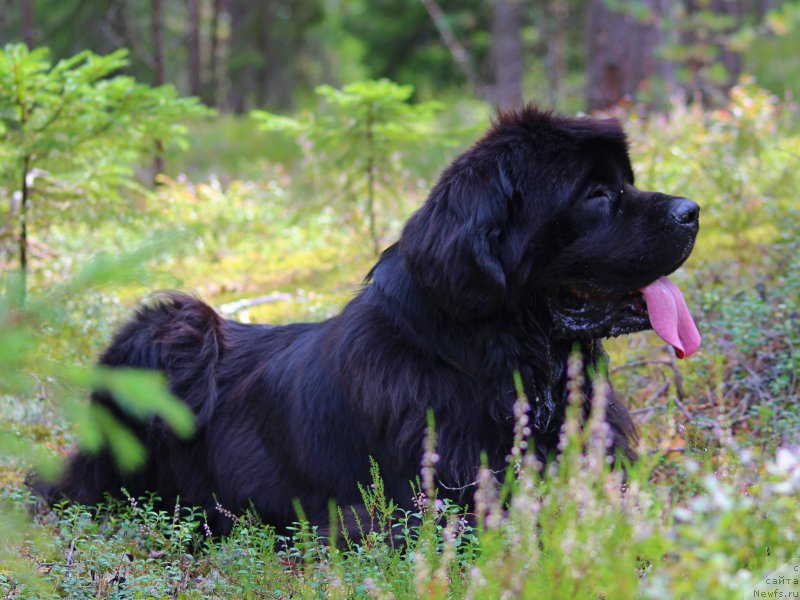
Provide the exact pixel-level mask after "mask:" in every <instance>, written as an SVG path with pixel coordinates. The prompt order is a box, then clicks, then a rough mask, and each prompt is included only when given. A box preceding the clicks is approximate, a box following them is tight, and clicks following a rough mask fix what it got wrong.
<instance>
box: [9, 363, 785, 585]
mask: <svg viewBox="0 0 800 600" xmlns="http://www.w3.org/2000/svg"><path fill="white" fill-rule="evenodd" d="M579 372H580V365H578V364H575V363H574V364H573V365H572V366H571V368H570V373H571V377H572V378H573V380H574V378H575V377H576V373H579ZM577 389H578V385H577V384H576V385H574V386H573V390H577ZM607 391H608V388H607V384H606V383H605V382H604V381H603V380H602V379H598V380H596V381H595V392H594V402H593V411H592V414H591V415H590V417H589V421H588V423H587V425H586V426H585V427H583V428H581V426H580V425H579V422H578V419H579V415H580V412H581V411H580V409H579V407H580V404H581V399H580V397H579V395H578V394H577V393H573V394H572V398H571V400H570V404H571V409H570V410H569V411H568V412H569V416H568V421H567V424H566V426H565V427H564V429H563V432H562V442H561V447H562V448H563V449H564V452H563V454H562V455H561V457H560V458H559V459H558V464H557V465H556V464H553V465H550V467H548V469H547V475H546V476H545V477H542V476H541V475H540V471H539V467H538V465H537V464H536V462H535V460H533V459H532V457H531V456H529V455H528V456H525V457H524V458H523V462H524V465H522V467H521V468H520V470H519V471H514V470H512V471H511V472H510V474H509V478H508V479H507V481H506V483H505V484H504V487H505V488H507V490H508V491H510V492H511V493H510V496H509V495H507V494H505V493H503V492H502V490H498V488H497V484H496V480H495V479H494V477H493V476H492V475H491V473H490V472H488V470H484V471H483V472H482V473H481V474H480V477H479V480H478V489H477V496H478V501H477V502H478V506H477V507H476V510H477V512H478V516H479V518H480V517H481V516H483V517H484V518H483V519H482V524H481V525H480V527H478V528H476V527H475V526H474V525H471V524H470V523H469V522H468V521H466V520H465V519H464V514H463V511H462V509H460V508H459V507H457V506H454V505H452V504H450V503H448V502H444V503H435V504H431V503H428V502H424V501H423V502H420V505H419V509H418V510H417V511H415V512H405V511H398V510H396V509H394V508H393V507H392V505H391V504H389V503H388V502H387V501H386V499H385V497H384V496H383V493H382V484H381V481H380V477H379V476H378V473H377V470H376V469H375V468H373V477H374V481H373V485H372V486H371V487H370V488H369V489H365V490H364V494H363V499H364V510H365V511H366V513H367V515H371V516H370V517H369V518H370V519H372V521H371V522H372V523H373V524H385V525H386V527H378V528H376V529H373V530H371V531H368V532H367V531H366V529H365V532H364V534H363V535H362V537H361V539H360V540H348V541H347V543H345V544H344V545H342V546H338V547H336V546H331V545H330V544H329V540H328V538H326V537H325V536H323V535H321V534H320V532H319V531H318V530H317V529H316V528H315V527H312V526H310V525H309V524H308V523H307V522H304V521H300V522H298V523H296V524H295V525H294V526H292V527H290V528H289V532H288V533H287V534H286V535H280V534H277V533H276V532H275V531H274V530H273V529H272V528H270V527H268V526H264V525H263V524H261V523H260V522H259V521H258V519H257V518H256V517H255V516H254V515H252V514H245V515H244V516H242V517H240V518H239V519H237V520H236V522H235V525H234V528H233V531H232V532H231V534H230V535H229V536H227V537H225V538H223V539H215V538H211V537H206V536H207V534H209V533H211V532H210V531H209V530H208V528H207V525H204V515H202V514H200V513H198V512H196V511H193V510H191V509H187V508H184V507H182V506H180V504H178V505H176V506H175V507H174V509H172V510H171V511H169V510H164V509H163V508H158V506H157V504H156V502H155V501H156V499H155V498H153V497H146V498H140V499H133V498H129V499H128V502H118V501H109V502H108V504H106V505H104V506H102V507H100V508H99V509H98V510H97V511H96V512H94V513H90V512H88V511H87V510H86V509H84V508H83V507H80V506H75V505H73V506H59V507H56V516H57V517H58V524H59V528H58V531H57V533H56V535H55V536H54V540H53V541H54V544H53V546H52V548H51V549H49V550H39V551H38V553H37V554H36V555H35V556H36V560H37V561H39V563H40V564H43V565H47V568H46V569H43V570H42V571H41V572H42V574H43V577H44V581H45V583H47V584H48V585H50V586H52V587H53V588H56V589H58V590H59V591H60V592H62V593H66V594H67V595H68V596H69V597H71V598H83V597H98V598H116V597H141V596H152V597H166V596H175V595H178V594H180V597H183V598H203V597H230V598H250V597H264V596H275V597H334V598H366V597H376V596H377V597H387V596H388V597H401V598H411V597H424V598H432V599H440V598H441V599H443V598H478V597H479V598H497V597H516V598H563V597H566V596H572V597H578V598H597V597H607V598H610V597H613V598H620V599H627V598H642V597H645V598H665V599H666V598H675V597H694V596H695V595H697V594H698V593H700V594H702V595H703V596H704V597H709V598H714V599H716V598H719V599H727V598H731V597H737V596H739V595H743V594H744V593H745V592H746V591H747V590H748V589H749V588H750V587H752V586H753V585H754V584H755V583H756V582H757V581H759V580H760V579H761V578H762V577H763V576H764V575H765V574H766V573H768V572H770V571H772V570H773V569H775V568H776V567H778V566H780V565H781V564H782V563H784V562H785V561H787V560H789V559H791V558H792V557H793V556H794V552H795V550H796V539H795V532H796V531H797V528H798V527H800V521H798V518H799V515H800V513H798V511H797V510H796V502H797V499H798V497H800V456H799V455H798V454H797V453H796V452H795V451H791V450H788V449H781V450H779V451H778V452H777V455H776V456H775V458H774V459H768V460H756V456H755V455H753V454H752V453H750V452H748V451H742V450H739V449H738V448H736V446H735V445H726V446H724V447H723V448H722V451H721V452H720V453H719V455H718V458H717V460H716V461H715V462H714V463H713V464H712V463H711V462H710V461H709V462H696V461H694V460H691V459H690V460H687V461H686V463H685V469H684V472H683V477H684V478H685V479H686V480H687V483H688V484H689V486H690V487H691V488H692V489H695V490H696V491H695V492H693V493H691V494H690V495H688V496H687V497H677V498H676V497H674V496H672V495H671V494H670V490H669V489H667V488H664V487H663V486H660V485H656V484H654V483H653V481H652V476H653V472H654V468H655V467H656V466H657V464H658V463H659V462H660V461H661V460H663V456H660V455H658V456H654V457H647V456H645V457H643V459H642V460H641V461H640V463H639V464H638V465H637V466H636V468H633V469H631V470H629V472H628V476H627V483H626V484H625V485H623V482H622V481H623V480H622V473H621V471H619V470H612V469H611V467H610V466H609V461H608V460H607V456H606V441H605V440H606V435H607V431H606V428H605V426H604V411H605V400H604V396H605V394H606V393H607ZM518 418H519V416H518ZM742 490H746V493H742ZM503 498H510V501H504V500H503ZM5 499H6V502H8V503H11V504H14V505H24V504H26V503H29V502H30V501H31V499H30V498H29V497H27V495H26V494H24V493H13V494H7V495H6V498H5ZM345 510H346V509H345ZM340 514H342V513H340ZM384 516H386V517H387V520H386V521H383V518H384ZM400 542H402V544H400ZM0 590H2V591H3V592H5V593H6V594H8V593H10V592H11V590H14V593H15V594H17V595H18V596H17V597H20V598H34V597H35V598H44V597H54V596H55V594H52V593H51V594H47V593H44V592H43V591H42V589H41V587H40V588H39V589H35V588H32V587H31V583H29V582H24V581H21V580H16V581H15V580H13V579H9V578H7V577H6V578H5V579H0Z"/></svg>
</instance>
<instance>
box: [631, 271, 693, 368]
mask: <svg viewBox="0 0 800 600" xmlns="http://www.w3.org/2000/svg"><path fill="white" fill-rule="evenodd" d="M639 291H640V292H642V294H644V298H645V300H647V312H648V313H649V315H650V324H651V325H652V326H653V329H654V330H655V332H656V333H657V334H658V335H659V336H660V337H661V339H662V340H664V341H665V342H667V343H668V344H671V345H672V346H673V347H674V348H675V355H676V356H677V357H678V358H683V357H684V356H691V355H692V354H694V353H695V352H697V349H698V348H699V347H700V332H699V331H697V326H696V325H695V324H694V321H693V320H692V315H690V314H689V309H688V308H687V307H686V300H684V299H683V294H681V291H680V290H679V289H678V286H677V285H675V284H674V283H672V282H671V281H670V280H669V279H667V278H666V277H660V278H658V279H656V280H655V281H654V282H653V283H651V284H650V285H648V286H646V287H643V288H642V289H641V290H639Z"/></svg>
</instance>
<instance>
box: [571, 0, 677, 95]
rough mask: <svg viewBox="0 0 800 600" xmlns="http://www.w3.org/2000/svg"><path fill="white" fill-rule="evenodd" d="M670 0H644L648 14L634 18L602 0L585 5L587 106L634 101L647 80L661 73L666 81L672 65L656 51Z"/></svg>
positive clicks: (669, 75) (669, 80)
mask: <svg viewBox="0 0 800 600" xmlns="http://www.w3.org/2000/svg"><path fill="white" fill-rule="evenodd" d="M671 4H672V3H671V0H647V5H648V8H649V9H650V14H651V18H650V19H649V20H644V21H637V20H636V19H635V18H634V17H633V16H632V15H631V14H630V13H629V12H627V11H625V10H624V9H623V10H612V9H610V8H608V7H607V6H606V3H605V1H604V0H591V1H590V4H589V9H588V15H587V16H588V19H587V25H588V30H589V31H588V36H587V37H588V40H589V44H588V52H587V61H586V68H587V84H588V85H587V108H588V109H589V110H602V109H606V108H609V107H611V106H614V105H615V104H618V103H619V102H621V101H635V100H636V99H637V94H638V92H639V91H640V89H641V88H642V87H643V85H645V84H646V82H647V80H648V79H649V78H651V77H654V76H661V77H662V78H663V79H664V80H665V81H666V82H667V84H668V85H669V83H670V82H671V81H672V78H673V71H672V66H671V65H670V64H669V63H667V62H666V61H664V60H662V59H660V58H659V57H658V56H657V55H656V49H657V48H658V46H659V45H660V44H661V42H662V41H663V40H664V35H665V34H664V32H663V31H662V29H661V27H660V26H659V24H660V23H661V22H663V18H664V17H665V16H667V12H666V11H669V10H672V8H671Z"/></svg>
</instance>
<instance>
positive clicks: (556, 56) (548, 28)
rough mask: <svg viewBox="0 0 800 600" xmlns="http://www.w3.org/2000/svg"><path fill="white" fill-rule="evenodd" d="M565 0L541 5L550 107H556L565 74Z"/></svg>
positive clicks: (555, 0) (567, 8)
mask: <svg viewBox="0 0 800 600" xmlns="http://www.w3.org/2000/svg"><path fill="white" fill-rule="evenodd" d="M568 14H569V3H568V2H567V1H566V0H548V1H546V2H544V6H543V7H542V14H541V17H542V37H543V40H544V45H545V76H546V78H547V99H548V102H549V103H550V107H551V108H553V109H556V110H557V109H558V106H559V104H560V102H561V84H562V82H563V81H564V78H565V77H566V74H567V61H566V53H567V17H568Z"/></svg>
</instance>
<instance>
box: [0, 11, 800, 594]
mask: <svg viewBox="0 0 800 600" xmlns="http://www.w3.org/2000/svg"><path fill="white" fill-rule="evenodd" d="M0 47H3V50H2V53H0V275H2V284H3V286H2V290H3V291H2V292H0V294H1V295H0V451H1V452H2V455H1V456H0V486H2V493H1V495H0V511H2V514H0V517H2V518H0V594H2V595H5V596H6V597H10V598H41V597H70V598H93V597H102V598H127V597H156V598H161V597H180V598H206V597H242V598H251V597H255V598H262V597H270V598H280V597H296V596H302V597H320V596H325V595H330V596H334V597H415V596H416V597H420V596H422V597H431V598H444V597H480V598H482V597H537V598H562V597H566V596H567V595H571V596H573V597H607V598H673V597H708V598H730V597H733V596H734V595H736V596H737V597H740V596H741V594H744V593H749V594H750V595H749V596H748V597H753V596H752V593H753V591H752V590H753V589H754V586H757V585H758V583H759V582H760V581H763V579H764V577H765V575H766V574H768V573H770V572H775V570H776V569H780V568H782V565H784V564H786V563H787V561H790V560H791V559H792V558H796V554H797V553H796V547H797V540H798V533H797V532H798V531H800V512H798V511H797V506H798V505H800V504H799V503H798V500H800V448H798V443H797V440H798V439H800V437H799V435H798V434H800V411H799V410H798V408H797V400H798V396H800V274H799V269H798V267H800V259H799V258H798V256H800V253H798V242H799V241H800V240H799V239H798V238H800V218H798V217H799V215H798V212H799V211H798V202H797V190H798V189H800V120H799V119H798V110H799V109H798V104H797V98H798V94H800V78H798V77H797V76H796V74H797V73H798V72H800V2H796V1H792V0H675V1H670V0H587V1H577V0H538V1H533V0H486V1H479V0H438V1H437V0H404V1H400V2H394V1H389V0H369V1H367V0H294V1H290V0H264V1H258V2H256V1H253V0H250V1H249V0H138V1H130V0H3V2H2V4H0ZM527 101H532V102H535V103H536V104H538V105H539V106H542V107H544V108H552V109H555V110H558V111H560V112H564V113H568V114H575V113H578V112H586V113H592V114H597V115H601V116H607V115H611V116H615V117H617V118H619V119H620V120H621V121H622V123H623V125H624V126H625V128H626V130H627V132H628V134H629V136H630V140H631V154H632V157H633V159H634V169H635V172H636V176H637V184H638V185H640V187H643V188H647V189H662V190H666V191H669V192H672V193H676V194H685V195H687V196H689V197H691V198H693V199H695V200H697V201H698V202H699V203H700V204H701V205H702V227H701V233H700V237H699V240H698V244H697V248H696V250H695V251H694V253H693V255H692V257H691V259H690V260H689V261H688V262H687V264H686V265H685V266H684V267H683V268H682V269H681V271H680V272H679V273H678V274H677V275H676V280H677V281H678V282H679V284H680V286H681V288H682V289H683V290H684V292H685V293H686V295H687V300H688V302H689V305H690V308H691V309H692V312H693V314H694V316H695V318H696V320H697V322H698V325H699V327H700V329H701V331H702V333H703V340H704V341H703V349H702V351H701V352H700V353H699V354H698V355H697V356H695V357H692V358H691V359H689V360H687V361H680V362H679V361H676V360H675V356H674V354H673V353H672V352H671V350H670V349H669V348H667V347H665V346H664V345H663V344H662V343H661V342H660V341H659V340H658V338H657V337H656V336H655V335H653V334H638V335H635V336H627V337H626V338H624V339H618V340H613V341H611V342H610V343H609V344H608V347H609V350H610V353H611V358H612V362H611V364H612V378H613V380H614V384H615V388H616V389H617V391H618V392H619V393H620V395H621V396H622V397H623V398H624V399H625V401H627V402H628V403H629V404H630V405H631V408H632V410H633V413H634V416H635V418H636V420H637V424H638V426H639V428H640V433H641V440H640V451H641V453H642V460H641V461H640V463H639V464H638V465H637V467H636V469H634V470H632V471H631V473H630V476H629V482H628V485H627V491H626V492H625V493H624V494H622V493H620V490H621V489H622V486H621V485H620V481H619V473H612V472H609V471H608V469H607V468H606V466H604V465H602V464H599V463H598V462H597V454H596V452H593V451H592V448H593V445H592V444H593V443H596V436H595V434H596V431H594V433H593V429H592V427H588V428H586V429H585V430H580V429H579V428H577V427H574V426H573V427H567V428H566V430H565V433H564V435H565V441H564V447H565V452H564V455H563V457H562V459H561V461H560V465H559V471H558V475H557V476H556V475H553V476H551V477H549V478H546V479H541V478H540V477H539V475H538V473H537V472H536V471H535V470H530V469H522V470H521V471H520V472H519V473H517V474H515V475H514V476H512V477H510V478H509V482H510V483H509V484H508V485H507V486H506V487H504V488H503V489H500V490H496V489H492V488H491V486H490V485H489V484H488V483H487V484H486V489H485V490H484V491H485V495H484V497H485V498H486V499H487V500H486V503H485V505H484V506H482V507H471V510H474V511H476V512H478V513H479V519H478V522H477V524H476V525H475V526H472V525H468V524H466V523H464V522H463V521H461V520H460V518H459V517H458V510H457V507H451V506H449V505H446V506H444V507H441V506H439V507H438V508H433V507H434V506H435V505H434V504H430V505H428V504H424V505H421V506H420V510H419V514H418V515H401V516H397V515H396V514H394V513H393V512H392V511H391V510H390V509H391V507H390V506H388V503H387V501H386V500H385V499H384V498H383V497H382V495H381V486H380V477H379V473H376V481H375V484H374V486H373V487H372V488H370V489H369V490H365V496H366V497H365V501H366V503H367V505H368V506H370V507H371V510H372V511H373V518H374V519H375V520H377V521H381V520H384V521H385V523H384V524H387V523H388V527H387V528H386V529H387V531H390V532H391V533H388V534H378V533H374V534H371V535H370V536H368V537H367V538H365V539H364V540H362V541H360V542H355V541H353V542H352V543H351V544H349V545H348V546H347V547H346V548H341V549H337V548H330V547H328V546H326V544H325V540H321V539H318V538H317V537H316V535H315V532H314V531H313V530H311V529H309V527H308V526H307V524H303V523H302V519H301V518H300V517H299V522H298V526H297V530H296V531H295V532H294V533H293V534H291V535H288V536H279V535H277V534H276V533H275V532H274V531H272V530H271V529H270V528H269V527H266V526H263V525H262V524H261V523H259V522H258V519H257V518H256V517H255V516H254V515H247V516H245V517H243V518H242V519H241V520H240V521H239V523H238V525H237V527H236V528H235V529H234V532H233V533H232V534H231V536H229V537H227V538H224V539H221V538H218V537H214V536H213V535H212V536H208V535H206V534H207V531H206V530H205V529H204V527H203V523H204V519H203V516H202V515H201V514H198V513H197V511H196V510H194V509H192V508H191V507H182V506H176V507H174V509H172V508H170V509H169V510H164V508H163V507H162V506H159V505H158V504H157V502H155V501H154V499H153V498H151V497H148V498H129V499H128V500H126V501H124V502H118V501H109V503H108V504H107V505H104V506H103V507H101V508H100V509H99V510H89V509H87V508H84V507H80V506H69V505H60V506H57V507H56V508H55V510H49V509H46V508H44V507H42V506H40V505H37V503H36V499H35V498H33V497H32V496H31V495H30V494H29V492H28V491H27V490H26V488H25V487H24V485H23V480H24V477H25V474H26V473H27V472H28V470H29V469H30V468H31V467H32V466H34V465H36V466H38V467H39V468H44V469H45V470H48V469H49V470H50V472H56V471H57V469H58V459H59V457H61V456H63V455H64V454H65V453H66V452H68V450H69V449H70V448H72V447H74V445H75V444H80V445H82V446H84V447H87V448H99V447H100V446H102V445H103V444H109V445H110V446H111V449H112V451H113V452H114V453H115V456H117V458H118V459H119V460H120V461H121V462H122V463H123V464H124V465H126V466H128V467H130V466H133V465H134V464H135V463H136V461H137V460H141V449H140V448H139V447H138V445H137V443H136V441H135V440H134V439H132V438H131V437H130V436H129V435H128V434H127V433H126V431H125V430H124V429H123V428H121V427H120V426H119V425H118V424H116V423H115V422H114V421H113V419H109V418H108V415H105V414H103V413H98V412H96V411H95V412H92V411H89V410H87V408H86V402H85V400H86V397H87V390H88V388H90V387H92V386H96V385H104V386H109V387H111V388H112V389H114V390H115V391H116V392H117V393H118V394H120V395H121V396H124V397H125V398H126V402H129V403H130V407H131V410H133V411H134V412H136V413H137V414H140V415H144V414H148V413H151V412H157V413H159V414H161V415H162V416H163V417H164V418H165V419H167V420H168V421H169V422H170V423H172V425H173V426H174V427H175V428H176V430H178V431H182V432H184V433H187V434H188V432H189V431H190V429H191V422H190V419H187V415H186V414H185V412H182V411H181V408H180V406H179V405H177V404H176V403H174V402H173V401H172V400H171V399H170V398H169V397H168V396H166V395H165V394H164V393H163V392H162V391H161V388H160V385H159V382H158V381H157V380H154V379H151V378H147V377H135V376H132V377H114V376H113V375H112V374H109V373H106V372H102V371H98V370H95V369H92V368H91V367H90V365H91V364H92V362H93V361H94V359H95V357H96V356H97V354H98V353H99V351H100V350H101V348H102V347H103V346H104V344H105V343H107V341H108V339H109V337H110V335H111V333H112V332H113V330H114V329H115V327H117V326H118V325H119V324H120V323H121V322H122V321H123V320H124V319H125V317H126V316H127V315H129V314H130V311H131V310H132V309H133V307H134V306H135V305H136V303H137V302H139V301H140V300H141V299H142V298H143V297H144V296H146V295H147V294H148V293H149V292H151V291H153V290H157V289H164V288H171V289H182V290H186V291H190V292H193V293H196V294H198V295H199V296H201V297H202V298H203V299H205V300H207V301H208V302H210V303H211V304H213V305H214V306H215V307H217V308H218V309H219V310H220V311H221V312H222V313H223V314H224V315H226V316H229V317H232V318H237V319H240V320H244V321H252V322H271V323H286V322H291V321H296V320H309V319H310V320H318V319H322V318H325V317H328V316H330V315H332V314H335V313H336V312H337V311H338V310H339V309H340V308H341V306H342V305H343V304H344V303H345V302H347V300H348V299H349V298H351V297H352V295H353V293H354V291H355V290H357V289H358V285H359V284H360V282H361V280H362V278H363V276H364V275H365V274H366V273H367V271H368V270H369V267H370V266H371V264H372V263H373V262H374V260H375V256H376V253H377V252H378V251H380V249H382V248H384V247H386V246H387V245H388V244H390V243H391V242H392V241H393V240H394V239H396V237H397V235H398V233H399V231H400V227H401V225H402V223H403V222H404V220H405V219H406V218H407V217H408V215H410V214H411V212H412V211H413V210H415V208H416V207H418V206H419V205H420V204H421V202H423V201H424V199H425V196H426V194H427V191H428V190H429V189H430V186H431V185H432V183H433V182H434V181H435V178H436V176H437V174H438V172H439V171H440V170H441V169H442V168H443V167H444V166H445V165H446V164H448V162H449V161H450V160H451V159H452V158H453V157H454V156H455V155H456V154H457V153H458V152H459V151H461V150H462V149H463V148H465V147H466V146H467V145H468V144H470V143H471V142H472V140H474V139H475V138H476V137H477V136H478V135H480V133H481V131H483V130H484V129H485V128H486V126H487V125H488V123H489V120H490V118H491V117H492V116H493V115H494V114H495V107H499V108H502V109H505V108H513V107H515V106H519V105H520V104H521V103H522V102H527ZM600 387H602V385H601V386H600ZM573 425H574V423H573ZM593 440H595V441H594V442H593ZM595 450H597V448H595ZM426 468H431V466H430V465H427V466H426V465H421V474H422V475H424V472H425V469H426ZM511 490H513V494H512V495H511V496H508V495H507V493H508V492H509V491H511ZM429 495H430V494H429ZM509 497H510V498H511V500H510V501H509V500H508V498H509ZM30 510H32V511H33V512H32V513H31V512H30ZM220 510H224V507H220ZM31 514H32V515H33V517H32V518H33V522H31V516H30V515H31ZM334 517H335V515H334ZM415 517H421V521H420V524H416V525H415V524H414V523H416V521H415V520H414V518H415ZM333 520H334V521H335V518H334V519H333ZM412 530H413V531H412ZM211 533H213V532H211ZM398 537H399V538H402V539H403V541H404V543H405V544H407V546H406V547H405V548H400V547H399V546H398V544H396V542H398V541H399V540H398ZM777 572H778V573H783V571H777ZM786 573H788V571H787V572H786ZM786 581H787V580H786V579H784V583H786ZM790 583H791V582H790ZM791 585H795V587H793V588H787V589H791V590H796V589H797V585H798V584H796V583H794V584H791ZM756 589H760V588H756Z"/></svg>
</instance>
